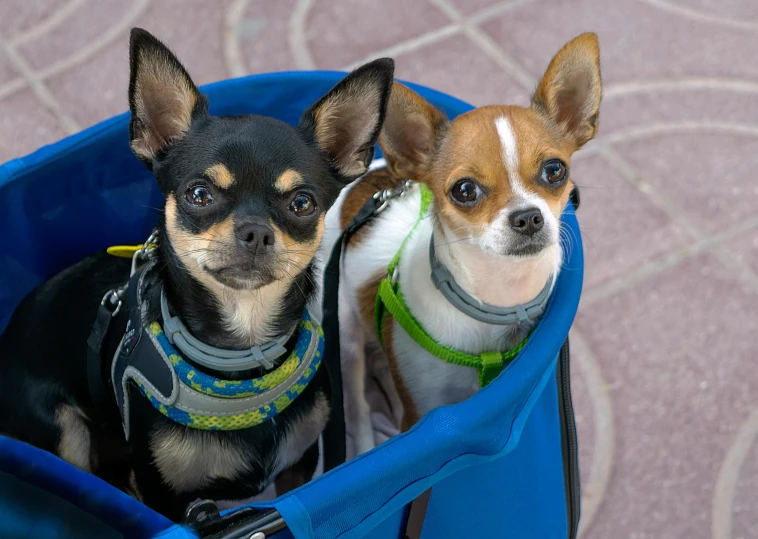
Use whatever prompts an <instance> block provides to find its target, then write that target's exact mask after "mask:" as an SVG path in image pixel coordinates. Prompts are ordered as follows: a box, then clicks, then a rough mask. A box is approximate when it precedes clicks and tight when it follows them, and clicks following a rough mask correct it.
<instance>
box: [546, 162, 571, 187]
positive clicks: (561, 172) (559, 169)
mask: <svg viewBox="0 0 758 539" xmlns="http://www.w3.org/2000/svg"><path fill="white" fill-rule="evenodd" d="M567 177H568V168H566V165H564V164H563V162H562V161H559V160H558V159H553V160H552V161H548V162H547V163H545V164H544V165H542V176H541V179H542V181H543V182H547V183H549V184H550V185H558V184H559V183H563V180H565V179H566V178H567Z"/></svg>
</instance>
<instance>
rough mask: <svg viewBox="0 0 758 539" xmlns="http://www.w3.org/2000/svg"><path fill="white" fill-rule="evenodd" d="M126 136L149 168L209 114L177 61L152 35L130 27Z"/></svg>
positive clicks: (137, 154) (205, 102) (134, 150)
mask: <svg viewBox="0 0 758 539" xmlns="http://www.w3.org/2000/svg"><path fill="white" fill-rule="evenodd" d="M129 63H130V66H131V74H130V79H129V108H130V110H131V112H132V118H131V122H130V123H129V137H130V142H131V147H132V151H133V152H134V154H135V155H136V156H137V157H139V158H140V160H142V161H143V162H144V163H145V164H146V165H148V167H150V166H151V164H152V160H153V158H154V157H155V156H156V155H157V154H158V153H159V152H161V151H165V150H166V149H168V148H169V147H170V146H171V145H172V144H174V143H176V142H177V141H179V140H180V139H181V138H182V137H183V136H184V135H185V134H186V133H187V131H189V128H190V124H191V123H192V120H193V118H194V117H196V116H197V115H198V114H204V113H207V111H208V103H207V101H206V99H205V97H204V96H203V95H202V94H200V92H199V91H198V89H197V87H196V86H195V84H194V83H193V82H192V79H191V78H190V76H189V75H188V74H187V71H186V70H185V69H184V67H183V66H182V64H181V63H179V60H177V59H176V56H174V55H173V54H172V53H171V51H170V50H168V48H166V46H165V45H164V44H163V43H161V42H160V41H159V40H158V39H156V38H155V37H153V35H152V34H150V33H149V32H146V31H145V30H142V29H141V28H133V29H132V32H131V35H130V38H129Z"/></svg>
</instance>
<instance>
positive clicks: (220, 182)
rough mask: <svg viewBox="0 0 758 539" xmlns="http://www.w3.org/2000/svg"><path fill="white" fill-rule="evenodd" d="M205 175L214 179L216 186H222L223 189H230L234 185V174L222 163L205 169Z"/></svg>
mask: <svg viewBox="0 0 758 539" xmlns="http://www.w3.org/2000/svg"><path fill="white" fill-rule="evenodd" d="M205 175H206V176H208V177H209V178H210V179H211V180H212V181H213V183H214V184H215V185H216V187H220V188H221V189H229V188H230V187H231V186H232V185H234V174H232V173H231V171H230V170H229V169H228V168H226V166H225V165H222V164H221V163H218V164H216V165H213V166H210V167H208V168H207V169H205Z"/></svg>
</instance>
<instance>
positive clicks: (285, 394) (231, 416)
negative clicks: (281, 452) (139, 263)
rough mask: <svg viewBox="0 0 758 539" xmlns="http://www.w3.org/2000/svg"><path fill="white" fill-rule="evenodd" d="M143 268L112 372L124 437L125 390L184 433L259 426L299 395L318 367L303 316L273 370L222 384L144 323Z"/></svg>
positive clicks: (131, 289)
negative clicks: (185, 430)
mask: <svg viewBox="0 0 758 539" xmlns="http://www.w3.org/2000/svg"><path fill="white" fill-rule="evenodd" d="M154 267H155V261H154V260H153V261H150V262H148V263H147V264H146V265H145V266H144V267H142V268H140V269H139V270H138V271H136V272H135V274H134V275H132V277H131V278H130V280H129V284H128V286H127V289H126V291H127V295H128V299H127V302H126V303H127V305H129V307H130V311H129V321H128V323H127V326H126V331H125V334H124V337H123V338H122V340H121V342H120V343H119V346H118V349H117V350H116V354H115V355H114V359H113V364H112V367H111V377H112V380H113V389H114V392H115V395H116V402H117V404H118V407H119V410H120V412H121V419H122V423H123V427H124V434H125V436H126V439H127V440H128V439H129V386H130V385H133V386H136V387H137V389H138V390H139V392H140V393H141V394H142V395H143V396H144V397H145V398H146V399H147V400H148V401H149V402H150V404H151V405H152V406H153V407H154V408H155V409H156V410H158V411H159V412H160V413H161V414H163V415H164V416H166V417H168V418H169V419H171V420H172V421H174V422H176V423H179V424H181V425H185V426H187V427H189V428H194V429H202V430H238V429H245V428H249V427H253V426H256V425H259V424H261V423H263V422H265V421H267V420H269V419H271V418H272V417H274V416H275V415H276V414H278V413H280V412H281V411H283V410H285V409H286V408H287V407H288V406H289V405H290V404H292V402H294V400H295V399H296V398H297V397H298V396H299V395H300V394H302V392H303V391H304V390H305V388H306V387H307V385H308V383H309V382H310V381H311V380H312V379H313V377H314V375H315V374H316V371H317V370H318V368H319V366H320V365H321V360H322V356H323V351H324V337H323V331H322V330H321V327H320V326H319V325H318V324H317V323H316V322H315V320H314V319H313V318H312V317H311V315H310V313H308V311H307V310H306V311H305V313H304V315H303V319H302V321H301V322H300V325H299V333H298V336H297V341H296V344H295V348H294V350H293V351H292V353H291V354H290V355H289V357H287V359H285V360H284V361H283V362H282V363H281V365H279V367H277V368H276V369H275V370H273V371H271V372H269V373H267V374H265V375H263V376H261V377H259V378H254V379H251V380H222V379H219V378H215V377H213V376H211V375H208V374H206V373H204V372H201V371H199V370H198V369H196V368H195V367H194V366H193V365H192V364H190V363H189V362H188V361H186V360H185V359H184V358H183V357H182V356H181V355H180V353H179V351H178V350H177V349H176V348H175V347H174V346H173V345H172V343H171V342H170V341H169V339H168V336H167V334H166V332H165V331H164V329H163V328H162V327H161V325H160V323H158V322H150V323H143V320H144V317H145V314H146V312H147V311H148V309H147V302H146V300H145V299H144V298H143V294H144V290H145V289H146V287H147V281H148V279H147V276H148V275H149V274H150V273H151V271H152V270H153V269H154Z"/></svg>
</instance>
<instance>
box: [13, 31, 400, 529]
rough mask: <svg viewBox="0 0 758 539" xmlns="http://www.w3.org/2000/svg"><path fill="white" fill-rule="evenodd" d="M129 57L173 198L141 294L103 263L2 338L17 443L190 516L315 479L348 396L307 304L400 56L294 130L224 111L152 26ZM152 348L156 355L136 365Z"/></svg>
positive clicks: (143, 152)
mask: <svg viewBox="0 0 758 539" xmlns="http://www.w3.org/2000/svg"><path fill="white" fill-rule="evenodd" d="M130 63H131V80H130V84H129V105H130V109H131V122H130V125H129V132H130V139H131V148H132V150H133V152H134V154H135V155H136V156H137V157H138V158H139V159H140V160H141V161H143V162H144V163H145V165H147V167H148V168H149V169H150V170H152V172H153V173H154V175H155V178H156V180H157V182H158V186H159V188H160V190H161V192H162V193H163V195H164V197H165V201H166V203H165V211H164V212H163V213H162V214H161V216H160V218H159V221H158V225H157V229H156V232H157V234H156V237H157V240H156V241H155V244H156V245H155V248H154V249H153V250H151V251H150V256H149V257H146V260H148V259H149V263H147V264H145V267H143V268H142V270H140V271H142V273H140V272H137V275H139V276H140V277H141V278H140V279H139V280H138V281H137V280H135V279H130V280H129V285H128V287H127V288H126V291H125V293H124V294H121V292H122V291H124V289H123V286H122V285H124V283H125V282H126V281H127V279H129V275H130V271H129V270H130V265H129V262H128V261H126V260H125V259H119V258H114V257H111V256H108V255H107V254H105V253H100V254H96V255H94V256H92V257H90V258H88V259H86V260H83V261H81V262H80V263H78V264H76V265H74V266H72V267H70V268H68V269H66V270H64V271H62V272H61V273H60V274H58V275H56V276H55V277H53V278H52V279H50V280H49V281H47V282H46V283H44V284H43V285H42V286H40V287H39V288H37V289H36V290H35V291H33V292H32V293H31V294H30V295H29V296H28V297H27V298H25V299H24V301H23V302H22V303H21V305H20V306H19V307H18V309H17V310H16V312H15V313H14V315H13V318H12V320H11V322H10V324H9V326H8V328H7V331H6V332H5V334H4V335H3V336H2V339H0V433H2V434H4V435H7V436H11V437H13V438H16V439H18V440H21V441H25V442H28V443H30V444H33V445H35V446H38V447H40V448H43V449H45V450H47V451H50V452H53V453H55V454H57V455H58V456H60V457H62V458H63V459H65V460H67V461H68V462H70V463H72V464H74V465H76V466H78V467H79V468H81V469H83V470H87V471H90V472H92V473H95V474H97V475H99V476H101V477H103V478H105V479H106V480H108V481H110V482H112V483H113V484H115V485H117V486H119V487H121V488H123V489H124V490H126V491H128V492H130V493H133V494H134V495H136V496H138V497H139V498H141V499H142V500H143V501H144V502H145V503H146V504H147V505H149V506H150V507H152V508H154V509H155V510H157V511H159V512H161V513H163V514H165V515H166V516H168V517H169V518H172V519H174V520H180V519H181V518H182V515H183V513H184V511H185V508H186V507H187V504H188V503H189V502H191V501H192V500H194V499H197V498H201V499H205V498H210V499H217V500H219V499H220V500H235V499H243V498H249V497H251V496H254V495H256V494H258V493H259V492H261V491H262V490H263V489H264V488H265V487H266V486H268V485H269V484H270V483H272V482H273V481H274V480H276V481H277V490H280V488H279V487H280V484H279V483H280V481H281V483H282V484H284V485H287V486H290V487H291V486H293V485H294V486H296V485H298V484H299V483H302V482H303V481H305V480H307V479H309V478H310V477H311V476H312V474H313V472H314V470H315V467H316V462H317V460H318V444H317V440H318V437H319V435H320V433H321V432H322V430H323V428H324V426H325V424H326V421H327V417H328V415H329V411H330V394H331V391H330V387H329V379H328V377H327V374H326V372H325V369H324V368H323V367H322V368H319V362H318V359H319V358H318V356H319V354H320V350H321V349H322V348H318V346H316V348H317V349H315V352H314V347H313V346H312V345H313V343H316V345H318V342H319V339H318V338H314V337H313V335H315V334H316V333H317V332H318V328H317V323H316V321H315V320H314V319H311V318H310V317H309V315H308V312H307V306H308V304H309V302H311V301H313V298H315V297H316V295H317V290H316V286H317V285H315V284H314V277H313V271H314V269H313V258H314V255H315V254H316V251H317V249H318V246H319V244H320V241H321V237H322V234H323V231H324V215H325V213H326V211H327V210H328V209H329V207H330V206H331V205H332V203H333V202H334V201H335V199H336V198H337V195H338V194H339V192H340V190H341V189H342V188H343V187H344V186H345V185H346V184H347V183H349V182H350V181H352V180H354V179H355V178H357V177H359V176H361V175H362V174H363V173H364V172H366V170H367V166H368V164H369V163H370V161H371V158H372V156H373V148H374V144H375V143H376V140H377V137H378V135H379V131H380V129H381V127H382V123H383V121H384V116H385V110H386V106H387V101H388V98H389V95H390V90H391V87H392V79H393V69H394V64H393V62H392V60H391V59H380V60H376V61H373V62H371V63H369V64H366V65H364V66H362V67H360V68H359V69H357V70H355V71H353V72H352V73H351V74H349V75H348V76H347V77H346V78H345V79H343V80H342V81H341V82H340V83H339V84H337V85H336V86H335V87H334V88H333V89H332V90H331V91H330V92H329V93H328V94H326V95H325V96H324V97H323V98H321V99H320V100H319V101H318V102H317V103H316V104H315V105H313V106H312V107H311V108H310V109H309V110H307V111H306V112H305V114H304V115H303V117H302V119H301V121H300V123H299V125H297V126H296V127H292V126H290V125H287V124H285V123H283V122H281V121H278V120H274V119H272V118H267V117H263V116H255V115H246V116H230V117H212V116H210V114H209V112H208V101H207V99H206V97H205V96H203V95H202V94H201V93H200V92H199V91H198V89H197V87H196V86H195V84H194V83H193V82H192V80H191V79H190V77H189V75H188V74H187V71H186V70H185V69H184V67H183V66H182V65H181V64H180V63H179V61H178V60H177V59H176V57H175V56H174V55H173V54H172V53H171V52H170V51H169V50H168V49H167V48H166V47H165V46H164V45H163V44H162V43H161V42H160V41H158V40H157V39H156V38H155V37H153V36H152V35H150V34H149V33H148V32H146V31H144V30H140V29H134V30H132V33H131V40H130ZM251 99H254V96H251ZM119 287H121V288H119ZM135 287H136V289H135ZM109 290H114V291H118V293H117V296H118V297H117V298H115V300H118V301H120V302H121V303H122V306H121V307H120V308H119V309H118V311H119V312H118V313H117V314H116V315H115V317H114V318H113V320H112V321H111V323H110V326H109V329H108V331H107V334H106V335H105V336H104V337H103V340H102V348H101V352H102V358H103V365H102V369H103V380H102V381H103V384H104V387H107V388H108V390H109V392H110V395H109V400H108V401H107V403H106V405H100V404H99V403H96V402H94V399H93V398H92V396H91V391H90V389H89V386H88V380H87V372H88V367H87V353H88V338H90V339H91V332H92V327H93V320H94V319H95V317H96V313H98V312H100V311H101V310H102V309H101V300H103V302H105V301H106V300H104V299H103V294H104V293H106V292H107V291H109ZM113 294H116V292H114V293H113ZM113 294H112V295H113ZM108 297H110V296H108V295H106V298H108ZM135 298H137V299H136V301H135ZM115 300H114V301H115ZM304 313H305V314H304ZM304 317H305V320H306V322H308V323H306V322H304ZM169 319H170V320H171V321H172V322H171V330H170V329H169V324H168V320H169ZM177 325H178V326H179V328H180V330H177V329H176V327H177ZM306 327H307V328H308V329H309V331H310V333H309V335H310V336H308V337H307V338H306V339H305V341H306V342H305V343H304V344H303V337H302V335H303V332H304V331H305V330H304V329H303V328H306ZM172 331H173V332H174V333H173V334H172V333H171V332H172ZM271 342H274V343H278V345H277V346H273V347H270V346H268V343H271ZM301 345H302V346H301ZM140 347H142V348H144V349H145V350H147V352H145V354H147V355H146V356H145V357H147V359H145V358H142V359H135V358H134V357H130V354H132V356H136V355H139V354H138V353H137V352H135V351H134V350H139V349H140ZM193 347H194V348H193ZM277 348H278V349H280V350H279V351H278V352H277V353H273V352H272V350H274V349H277ZM190 349H192V350H194V352H192V350H190ZM251 350H254V353H253V352H250V351H251ZM214 351H218V352H219V353H218V354H216V355H215V356H214ZM275 351H276V350H275ZM185 352H187V353H186V354H185ZM190 352H192V353H190ZM221 352H223V353H221ZM140 353H141V352H140ZM143 355H144V354H143ZM251 355H252V356H254V357H253V359H252V360H251V359H250V356H251ZM306 355H307V356H309V359H308V360H309V361H310V363H309V364H308V365H305V359H304V357H303V356H306ZM209 357H210V358H211V359H212V360H213V361H215V363H214V362H213V361H211V362H210V363H209V362H206V361H203V359H204V358H205V359H208V358H209ZM314 357H315V358H316V359H314ZM114 358H115V359H114ZM156 358H157V359H156ZM224 358H226V359H228V360H229V363H228V365H226V364H225V363H224V361H225V359H224ZM239 358H242V359H241V360H240V359H239ZM245 358H247V359H245ZM140 362H142V363H140ZM306 367H307V368H306ZM161 369H162V370H161ZM158 371H160V372H158ZM161 377H163V382H166V381H167V384H164V385H165V387H160V386H161V384H162V383H163V382H161V381H160V380H161ZM111 378H112V380H111ZM122 383H123V386H122ZM230 388H231V390H232V391H231V393H229V392H228V391H227V390H228V389H230ZM121 389H123V391H121ZM214 390H215V391H216V392H215V393H214ZM225 391H226V393H225ZM235 391H236V393H235ZM114 393H115V398H114ZM129 395H131V396H130V397H129ZM183 399H184V400H183ZM203 399H206V400H207V403H208V404H207V405H205V404H204V402H205V401H203ZM197 403H200V405H199V407H198V404H197ZM193 406H195V407H194V408H193ZM98 408H99V409H98ZM119 409H120V411H121V416H122V417H121V418H120V417H119ZM204 414H205V415H204ZM102 416H105V417H106V420H104V421H98V420H96V419H95V418H96V417H102ZM230 417H231V419H232V423H229V421H227V419H229V418H230ZM183 419H186V421H185V420H183ZM237 420H239V421H237ZM225 421H226V422H225ZM234 421H237V422H236V423H234ZM122 422H123V424H122ZM124 431H126V432H127V437H128V442H127V441H125V439H124V438H125V437H124ZM284 488H286V486H285V487H284Z"/></svg>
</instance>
